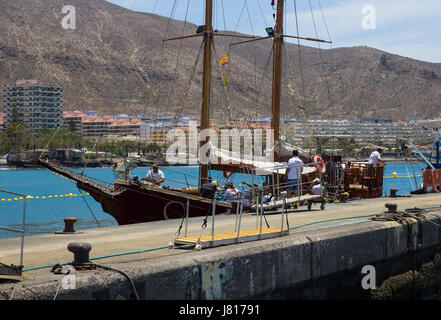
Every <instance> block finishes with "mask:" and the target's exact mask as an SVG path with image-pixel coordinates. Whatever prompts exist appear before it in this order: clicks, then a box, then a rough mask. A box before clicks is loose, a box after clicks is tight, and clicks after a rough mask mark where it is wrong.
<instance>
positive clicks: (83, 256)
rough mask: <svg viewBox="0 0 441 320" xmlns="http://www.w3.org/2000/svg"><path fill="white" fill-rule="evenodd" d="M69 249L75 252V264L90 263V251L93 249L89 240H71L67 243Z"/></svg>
mask: <svg viewBox="0 0 441 320" xmlns="http://www.w3.org/2000/svg"><path fill="white" fill-rule="evenodd" d="M67 250H69V251H70V252H72V253H73V254H74V261H73V262H72V264H73V265H74V266H82V265H84V264H87V263H90V261H89V252H90V250H92V246H91V245H90V244H89V243H87V242H71V243H69V244H68V245H67Z"/></svg>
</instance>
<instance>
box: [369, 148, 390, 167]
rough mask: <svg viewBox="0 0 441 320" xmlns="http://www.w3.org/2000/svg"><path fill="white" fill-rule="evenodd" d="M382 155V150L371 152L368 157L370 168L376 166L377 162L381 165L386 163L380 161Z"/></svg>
mask: <svg viewBox="0 0 441 320" xmlns="http://www.w3.org/2000/svg"><path fill="white" fill-rule="evenodd" d="M382 153H383V149H381V148H377V150H375V151H373V152H372V153H371V155H370V156H369V160H368V163H369V164H371V165H372V166H374V167H375V166H376V165H377V163H378V162H380V163H382V164H383V165H385V164H386V161H384V160H383V159H381V154H382Z"/></svg>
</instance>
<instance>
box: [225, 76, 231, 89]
mask: <svg viewBox="0 0 441 320" xmlns="http://www.w3.org/2000/svg"><path fill="white" fill-rule="evenodd" d="M228 82H230V80H229V79H228V72H227V75H226V76H225V81H224V85H225V89H227V88H228Z"/></svg>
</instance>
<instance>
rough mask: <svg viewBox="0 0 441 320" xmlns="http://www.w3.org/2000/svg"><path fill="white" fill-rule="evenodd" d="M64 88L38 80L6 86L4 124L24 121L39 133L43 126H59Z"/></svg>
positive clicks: (48, 127)
mask: <svg viewBox="0 0 441 320" xmlns="http://www.w3.org/2000/svg"><path fill="white" fill-rule="evenodd" d="M62 109H63V87H62V86H58V85H40V84H39V82H38V81H37V80H19V81H17V82H16V83H15V85H14V86H10V85H5V86H4V87H3V110H4V113H5V117H4V125H5V127H8V126H9V125H10V124H11V123H13V122H14V121H17V120H18V121H21V122H23V123H24V124H25V125H26V127H27V129H28V130H29V131H30V132H32V133H36V132H38V131H39V130H40V129H44V128H47V129H56V128H58V126H59V125H60V124H61V122H62V119H63V114H62Z"/></svg>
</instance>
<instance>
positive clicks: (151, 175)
mask: <svg viewBox="0 0 441 320" xmlns="http://www.w3.org/2000/svg"><path fill="white" fill-rule="evenodd" d="M144 180H147V181H149V182H153V183H154V184H156V185H157V186H161V185H162V183H163V182H164V180H165V176H164V173H163V172H162V171H161V170H159V169H158V165H156V164H154V165H153V166H152V169H151V170H150V171H149V172H148V173H147V176H146V177H145V178H144Z"/></svg>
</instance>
